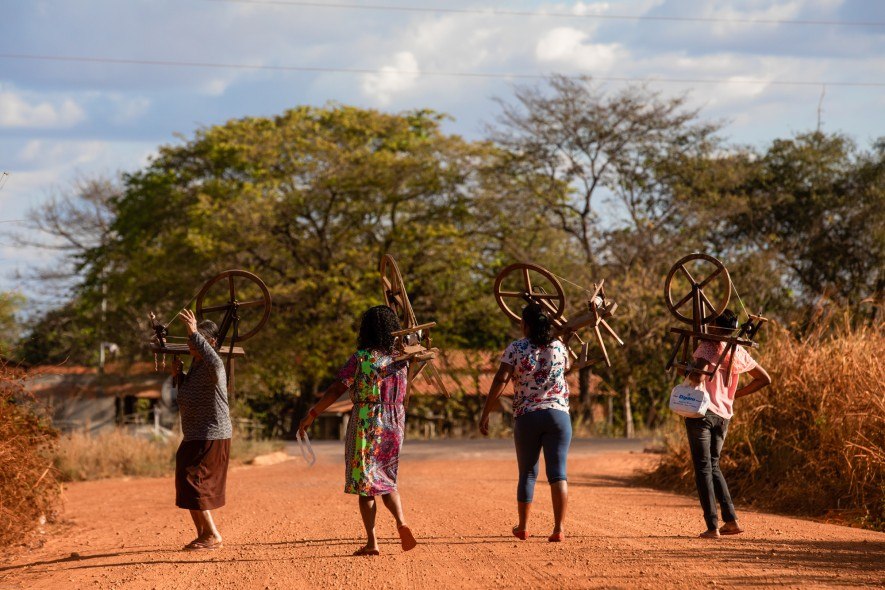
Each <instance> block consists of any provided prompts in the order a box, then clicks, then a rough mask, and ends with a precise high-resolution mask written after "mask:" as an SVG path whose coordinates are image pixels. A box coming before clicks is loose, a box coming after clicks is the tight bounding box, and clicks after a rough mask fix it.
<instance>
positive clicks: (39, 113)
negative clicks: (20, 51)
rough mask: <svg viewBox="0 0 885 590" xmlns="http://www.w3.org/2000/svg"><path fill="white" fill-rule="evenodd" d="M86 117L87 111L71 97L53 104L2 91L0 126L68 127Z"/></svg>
mask: <svg viewBox="0 0 885 590" xmlns="http://www.w3.org/2000/svg"><path fill="white" fill-rule="evenodd" d="M85 118H86V113H85V112H84V111H83V109H82V108H81V107H80V105H78V104H77V103H76V102H75V101H73V100H71V99H70V98H65V99H62V100H60V101H56V103H55V104H53V103H52V102H50V101H48V100H43V101H34V100H28V98H26V97H25V96H23V95H22V94H19V93H16V92H12V91H6V92H0V127H7V128H39V129H47V128H68V127H73V126H74V125H76V124H77V123H79V122H81V121H83V120H84V119H85Z"/></svg>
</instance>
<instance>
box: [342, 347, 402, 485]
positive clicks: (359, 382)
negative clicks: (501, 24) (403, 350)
mask: <svg viewBox="0 0 885 590" xmlns="http://www.w3.org/2000/svg"><path fill="white" fill-rule="evenodd" d="M407 377H408V363H406V362H399V363H397V362H394V360H393V358H392V357H391V356H389V355H386V354H383V353H380V352H377V351H369V350H358V351H357V352H356V353H355V354H354V355H352V356H351V357H350V359H349V360H348V361H347V363H346V364H345V365H344V367H342V369H341V371H340V372H339V373H338V379H339V380H340V381H342V382H343V383H344V384H345V385H347V386H348V387H350V400H351V401H352V402H353V410H352V411H351V413H350V422H349V423H348V425H347V442H346V445H345V451H344V461H345V475H344V481H345V484H344V491H345V492H346V493H348V494H359V495H360V496H378V495H382V494H389V493H390V492H395V491H396V472H397V468H398V467H399V452H400V448H401V447H402V444H403V435H404V432H405V426H406V411H405V408H404V407H403V400H404V399H405V397H406V380H407Z"/></svg>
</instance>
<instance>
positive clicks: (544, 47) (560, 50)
mask: <svg viewBox="0 0 885 590" xmlns="http://www.w3.org/2000/svg"><path fill="white" fill-rule="evenodd" d="M588 38H589V35H588V34H587V33H585V32H584V31H580V30H578V29H573V28H571V27H558V28H555V29H552V30H550V31H548V32H547V33H545V34H544V35H543V36H541V38H540V39H539V40H538V43H537V45H536V46H535V57H536V58H537V59H538V60H539V61H541V62H547V63H552V64H556V65H559V66H562V67H565V68H569V70H571V71H574V70H582V71H589V72H590V73H594V72H598V71H606V70H609V69H611V67H612V66H613V65H614V63H615V61H616V60H617V59H618V57H619V56H620V54H622V53H624V52H623V51H622V49H621V47H620V45H618V44H617V43H611V44H601V43H588V42H587V41H588Z"/></svg>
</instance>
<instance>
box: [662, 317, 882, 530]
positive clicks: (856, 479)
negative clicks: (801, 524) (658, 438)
mask: <svg viewBox="0 0 885 590" xmlns="http://www.w3.org/2000/svg"><path fill="white" fill-rule="evenodd" d="M772 331H773V333H774V334H773V337H771V338H770V339H769V340H768V341H767V342H766V343H765V345H764V347H763V351H762V352H761V354H760V358H759V360H760V362H761V364H762V365H763V366H764V367H765V368H766V369H767V370H768V372H769V373H770V374H771V377H772V385H771V387H770V388H768V389H767V390H763V391H762V392H760V393H757V394H755V395H752V396H750V397H748V398H743V399H741V400H739V401H738V402H737V403H736V404H735V406H736V407H735V410H736V411H735V418H734V419H733V420H732V423H731V425H730V428H729V433H728V440H727V441H726V445H725V450H724V452H723V459H722V463H721V465H722V470H723V472H724V474H725V477H726V479H727V480H728V483H729V487H730V489H731V491H732V496H733V497H735V498H736V499H737V500H738V501H739V502H742V503H750V504H752V505H755V506H758V507H761V508H766V509H771V510H776V511H780V512H785V513H789V514H802V515H811V516H819V517H820V516H823V517H828V518H832V519H835V520H839V521H842V522H847V523H851V524H859V525H862V526H867V527H870V528H875V529H878V530H885V362H883V359H885V332H883V330H882V329H881V326H880V327H879V329H851V328H849V327H845V326H843V327H841V328H839V329H835V330H833V329H831V328H830V329H827V330H826V331H825V332H824V330H821V331H819V332H817V333H815V334H814V335H812V336H810V337H808V338H805V339H802V340H797V339H796V338H794V337H792V336H791V335H790V334H789V333H788V332H787V331H786V330H784V329H780V328H772ZM667 446H668V453H667V454H666V455H665V457H664V459H663V462H662V463H661V465H660V467H659V468H658V469H657V470H656V471H655V472H654V473H652V474H651V475H650V476H649V477H650V480H651V483H655V484H658V485H662V486H665V487H669V488H678V489H683V490H685V491H688V490H693V489H694V480H693V474H692V473H693V472H692V467H691V459H690V456H689V453H688V445H687V443H686V441H685V433H684V430H682V429H678V430H676V431H674V433H673V435H671V436H670V437H668V445H667Z"/></svg>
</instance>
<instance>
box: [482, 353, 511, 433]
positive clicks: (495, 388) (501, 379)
mask: <svg viewBox="0 0 885 590" xmlns="http://www.w3.org/2000/svg"><path fill="white" fill-rule="evenodd" d="M512 377H513V365H508V364H507V363H501V365H500V366H499V367H498V372H497V373H495V379H494V380H493V381H492V386H491V387H490V388H489V395H488V397H486V405H485V407H484V408H483V410H482V417H481V418H480V419H479V431H480V432H481V433H482V434H484V435H486V436H488V434H489V413H490V412H491V411H492V408H493V407H494V406H495V402H496V401H498V398H499V397H501V394H502V393H504V388H505V387H506V386H507V383H509V382H510V379H511V378H512Z"/></svg>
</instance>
